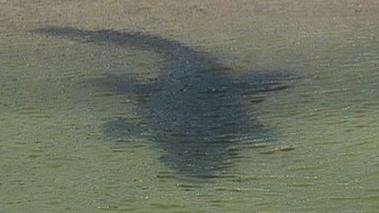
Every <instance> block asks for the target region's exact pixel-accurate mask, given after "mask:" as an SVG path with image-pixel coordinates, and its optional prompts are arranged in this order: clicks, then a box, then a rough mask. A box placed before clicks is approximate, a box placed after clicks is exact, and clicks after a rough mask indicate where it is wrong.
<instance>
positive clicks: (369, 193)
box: [0, 0, 379, 212]
mask: <svg viewBox="0 0 379 213" xmlns="http://www.w3.org/2000/svg"><path fill="white" fill-rule="evenodd" d="M378 12H379V5H378V4H377V3H376V2H375V1H335V2H331V1H326V0H319V1H313V2H303V1H295V0H288V1H279V0H272V1H266V2H263V1H254V0H251V1H242V0H237V1H233V2H231V1H226V0H225V1H224V0H221V1H217V2H215V1H200V0H199V1H197V0H193V1H189V2H184V1H183V2H178V1H156V0H154V1H153V0H151V1H147V0H144V1H129V0H128V1H107V2H103V1H89V0H88V1H87V0H83V1H80V2H76V1H63V0H60V1H54V2H53V1H47V0H42V1H34V0H32V1H21V0H20V1H19V0H14V1H13V0H9V1H0V96H1V99H0V136H1V138H0V212H128V211H135V212H377V211H378V210H377V209H379V187H378V180H379V154H378V139H379V133H378V132H379V121H378V120H379V117H378V116H379V108H378V107H377V106H378V104H379V94H378V92H377V88H378V82H379V70H378V66H379V54H378V50H379V38H378V35H379V24H378V23H377V20H378V18H379V17H378V15H377V14H379V13H378ZM48 26H57V27H73V28H75V29H83V30H90V31H97V30H104V29H112V30H115V31H118V32H129V31H130V32H137V31H138V32H143V33H145V34H152V35H159V36H160V37H162V38H167V39H169V40H172V41H178V42H180V43H182V44H185V45H187V46H190V47H192V48H193V49H196V50H198V51H202V52H206V53H207V54H209V55H212V56H213V57H214V58H216V60H217V63H219V64H222V65H225V66H227V67H231V68H232V69H231V71H230V72H233V73H231V74H232V75H236V76H243V75H245V74H251V73H252V74H254V73H281V74H283V73H287V74H290V75H293V76H301V79H299V80H296V81H294V82H291V87H290V88H287V89H285V90H273V91H267V92H265V93H262V94H260V95H261V96H262V97H263V100H264V101H263V102H259V103H254V104H251V105H249V106H247V108H248V109H247V110H248V111H249V112H253V115H254V116H255V120H256V121H257V122H259V124H260V125H261V126H263V127H264V129H268V130H269V131H270V135H271V137H270V138H271V141H270V142H268V143H266V142H265V143H264V144H263V145H262V144H259V142H257V143H256V146H254V145H249V146H247V147H244V145H243V144H240V145H238V146H237V145H236V147H235V148H236V149H237V150H238V157H237V158H235V159H231V166H229V167H227V168H225V169H224V170H223V171H222V175H220V176H219V177H216V178H212V179H209V180H183V179H177V178H170V175H171V174H173V173H175V172H176V171H175V170H173V169H172V168H170V167H169V166H167V165H166V164H165V163H163V162H162V161H161V156H162V155H163V154H164V153H165V150H163V149H162V148H161V147H160V146H159V145H157V144H156V143H154V141H148V140H150V139H148V138H149V137H148V136H146V135H145V134H143V133H141V134H138V135H133V136H130V137H129V140H132V141H133V143H129V142H126V143H123V142H120V141H118V140H117V139H116V138H112V137H107V135H106V134H105V133H104V129H103V127H104V125H103V124H104V123H105V122H107V121H109V120H110V119H111V118H115V117H124V118H129V119H134V120H137V121H139V119H140V115H139V114H138V111H139V109H138V108H139V107H141V106H140V105H139V104H137V102H138V99H139V98H140V97H138V96H137V95H134V96H133V95H125V94H119V93H112V92H110V91H108V90H106V89H104V84H107V83H109V82H108V81H100V82H99V81H94V80H93V79H102V76H104V75H109V74H111V75H116V76H117V75H124V74H125V73H127V74H129V75H131V76H138V78H139V80H140V81H142V82H144V81H146V82H148V81H149V80H150V79H154V78H156V77H157V76H159V71H158V70H164V69H165V64H166V61H165V59H164V58H162V57H160V56H159V55H157V54H154V52H151V51H147V50H143V49H138V48H125V47H123V46H119V45H117V44H114V43H113V44H112V43H107V42H91V41H83V40H82V41H80V40H79V41H78V40H70V39H64V38H59V37H55V36H51V35H42V34H36V33H33V30H35V29H38V28H44V27H48ZM232 148H234V147H232Z"/></svg>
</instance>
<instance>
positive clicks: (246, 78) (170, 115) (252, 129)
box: [35, 27, 291, 178]
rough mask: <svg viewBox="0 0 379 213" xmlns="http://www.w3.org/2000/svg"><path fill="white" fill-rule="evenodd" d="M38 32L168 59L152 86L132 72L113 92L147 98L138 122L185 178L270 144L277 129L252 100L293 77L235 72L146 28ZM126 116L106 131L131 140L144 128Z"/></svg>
mask: <svg viewBox="0 0 379 213" xmlns="http://www.w3.org/2000/svg"><path fill="white" fill-rule="evenodd" d="M35 32H38V33H42V34H47V35H50V36H57V37H61V38H68V39H72V40H76V41H78V42H96V43H112V44H113V45H117V46H122V47H125V48H131V47H132V48H137V49H141V50H147V51H151V52H154V53H155V54H157V55H158V56H160V57H162V58H163V59H164V61H165V67H164V70H163V71H161V72H160V75H159V76H158V77H157V78H156V79H151V83H146V82H144V83H142V82H138V81H137V80H136V79H133V77H130V76H128V75H127V74H125V75H123V76H117V75H113V76H112V75H107V76H105V77H104V78H107V81H110V83H109V84H108V88H107V89H108V90H110V91H112V92H114V93H119V94H124V95H128V94H130V93H134V94H135V95H136V97H140V102H139V107H138V108H139V109H138V111H139V113H140V115H141V116H142V117H143V118H144V119H142V121H141V123H140V124H139V125H137V126H138V127H139V128H140V131H143V132H146V133H148V134H146V135H148V136H146V137H151V140H153V141H155V142H156V143H157V144H158V146H159V147H161V148H162V149H163V150H164V152H165V154H164V156H162V161H163V162H164V163H165V164H166V165H168V166H169V167H170V168H171V169H173V171H176V173H177V174H178V175H179V176H181V177H196V178H209V177H214V176H217V174H219V173H220V172H222V171H224V170H225V168H227V167H229V166H230V162H231V160H232V159H234V158H236V157H237V156H238V148H236V147H238V146H236V145H237V144H241V143H254V142H255V141H262V140H263V141H271V140H272V138H271V132H270V131H269V130H267V129H265V128H263V126H262V125H261V124H259V122H258V121H257V120H256V119H255V118H254V113H253V112H251V110H249V109H248V108H249V106H251V104H255V103H258V102H260V101H263V95H262V93H263V92H269V91H274V90H281V89H286V88H288V87H289V86H290V80H291V79H290V77H289V76H285V75H283V74H279V73H274V72H272V73H269V74H267V73H266V74H258V73H253V72H249V74H247V75H246V74H245V75H242V76H235V75H233V72H232V70H231V68H229V67H227V66H224V65H222V64H220V63H219V62H217V60H216V59H215V58H213V57H212V56H211V55H210V54H207V53H204V52H200V51H197V50H195V49H194V48H191V47H190V46H187V45H185V44H182V43H180V42H178V41H173V40H169V39H165V38H162V37H160V36H157V35H150V34H145V33H141V32H118V31H113V30H101V31H86V30H80V29H75V28H68V27H46V28H40V29H38V30H36V31H35ZM135 126H136V125H135V124H133V123H132V122H130V121H128V120H127V119H124V118H111V119H110V121H108V122H106V123H104V126H103V127H104V132H105V134H106V135H107V136H115V137H126V138H127V137H128V135H130V134H133V133H136V132H138V130H137V129H138V128H135Z"/></svg>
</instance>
